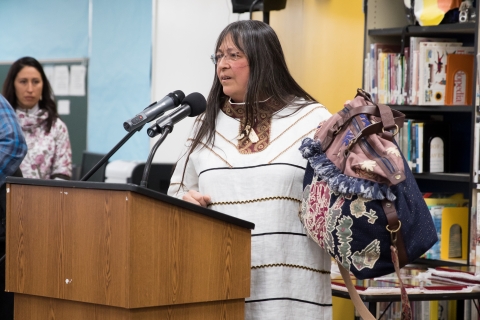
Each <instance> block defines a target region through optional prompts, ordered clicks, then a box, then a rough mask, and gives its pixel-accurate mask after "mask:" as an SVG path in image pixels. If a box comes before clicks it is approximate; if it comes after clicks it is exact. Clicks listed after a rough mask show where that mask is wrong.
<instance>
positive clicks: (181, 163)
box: [167, 118, 201, 199]
mask: <svg viewBox="0 0 480 320" xmlns="http://www.w3.org/2000/svg"><path fill="white" fill-rule="evenodd" d="M200 123H201V120H199V118H197V120H196V121H195V124H194V127H193V130H192V133H191V134H190V136H189V138H188V140H187V141H186V142H185V146H184V147H183V150H182V153H181V156H180V159H179V160H178V161H177V164H176V166H175V170H174V171H173V175H172V178H171V179H170V186H169V188H168V192H167V194H168V195H169V196H172V197H175V198H179V199H182V197H183V195H184V194H185V193H187V192H188V191H189V190H196V191H198V190H199V188H198V173H197V171H196V169H195V163H194V162H195V161H194V160H193V159H192V158H193V157H194V153H192V155H191V156H190V158H189V159H188V160H187V157H188V153H189V151H190V148H189V147H190V144H191V142H192V139H193V138H194V136H195V132H196V131H197V129H198V126H199V124H200ZM185 163H186V166H185ZM183 172H185V175H184V174H183ZM182 180H183V181H182Z"/></svg>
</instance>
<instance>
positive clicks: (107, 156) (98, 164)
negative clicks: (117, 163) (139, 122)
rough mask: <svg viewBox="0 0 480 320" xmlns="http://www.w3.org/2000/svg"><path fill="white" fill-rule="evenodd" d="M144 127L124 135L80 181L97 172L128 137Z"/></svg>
mask: <svg viewBox="0 0 480 320" xmlns="http://www.w3.org/2000/svg"><path fill="white" fill-rule="evenodd" d="M142 128H143V126H141V127H138V128H136V129H134V130H132V131H130V132H129V133H127V134H126V135H125V137H123V139H122V140H120V142H119V143H117V144H116V145H115V147H113V149H112V150H110V152H109V153H107V154H106V155H105V156H104V157H103V158H102V159H100V161H98V163H97V164H96V165H94V166H93V168H92V169H90V171H88V172H87V174H86V175H84V176H83V177H82V179H80V181H87V180H88V179H89V178H90V177H91V176H92V175H93V174H94V173H95V172H97V170H98V168H100V167H101V166H102V165H103V164H105V163H106V162H107V161H108V159H110V157H111V156H113V154H114V153H115V152H117V150H118V149H120V147H121V146H123V145H124V144H125V142H127V141H128V139H130V138H131V137H132V136H133V135H134V134H135V133H136V132H138V131H140V130H142Z"/></svg>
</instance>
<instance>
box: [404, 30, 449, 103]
mask: <svg viewBox="0 0 480 320" xmlns="http://www.w3.org/2000/svg"><path fill="white" fill-rule="evenodd" d="M434 41H435V42H455V41H456V39H455V38H429V37H410V49H409V63H408V64H409V69H408V84H407V86H408V97H409V101H408V103H409V104H411V105H416V104H418V103H419V81H418V79H419V46H420V42H434Z"/></svg>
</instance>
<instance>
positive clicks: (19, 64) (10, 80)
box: [2, 57, 58, 132]
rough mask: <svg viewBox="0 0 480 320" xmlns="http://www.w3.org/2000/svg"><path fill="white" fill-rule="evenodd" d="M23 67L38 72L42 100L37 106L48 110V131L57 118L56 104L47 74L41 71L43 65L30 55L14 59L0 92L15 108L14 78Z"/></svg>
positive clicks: (16, 105)
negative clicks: (41, 85) (31, 68)
mask: <svg viewBox="0 0 480 320" xmlns="http://www.w3.org/2000/svg"><path fill="white" fill-rule="evenodd" d="M24 67H34V68H35V69H37V71H38V72H39V73H40V75H41V77H42V82H43V89H42V100H40V101H39V102H38V106H39V108H40V109H44V110H47V111H48V118H47V123H46V127H47V128H46V129H47V132H50V129H51V128H52V124H53V122H54V121H55V120H56V119H57V118H58V112H57V105H56V103H55V100H54V99H53V91H52V87H51V86H50V82H48V79H47V76H46V75H45V71H43V67H42V65H41V64H40V62H38V61H37V60H36V59H35V58H32V57H23V58H20V59H18V60H17V61H15V62H14V63H13V64H12V66H11V67H10V70H8V74H7V78H6V79H5V82H4V83H3V89H2V94H3V95H4V96H5V99H7V101H8V102H9V103H10V104H11V105H12V107H13V108H14V109H17V107H18V103H17V95H16V94H15V78H16V77H17V74H18V73H19V72H20V70H22V69H23V68H24Z"/></svg>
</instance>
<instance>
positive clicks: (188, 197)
mask: <svg viewBox="0 0 480 320" xmlns="http://www.w3.org/2000/svg"><path fill="white" fill-rule="evenodd" d="M182 199H183V200H185V201H188V202H191V203H194V204H196V205H199V206H202V207H205V208H206V207H207V205H208V204H209V203H210V201H211V198H210V196H209V195H208V194H201V193H200V192H198V191H195V190H189V191H188V192H187V193H186V194H184V195H183V197H182Z"/></svg>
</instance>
